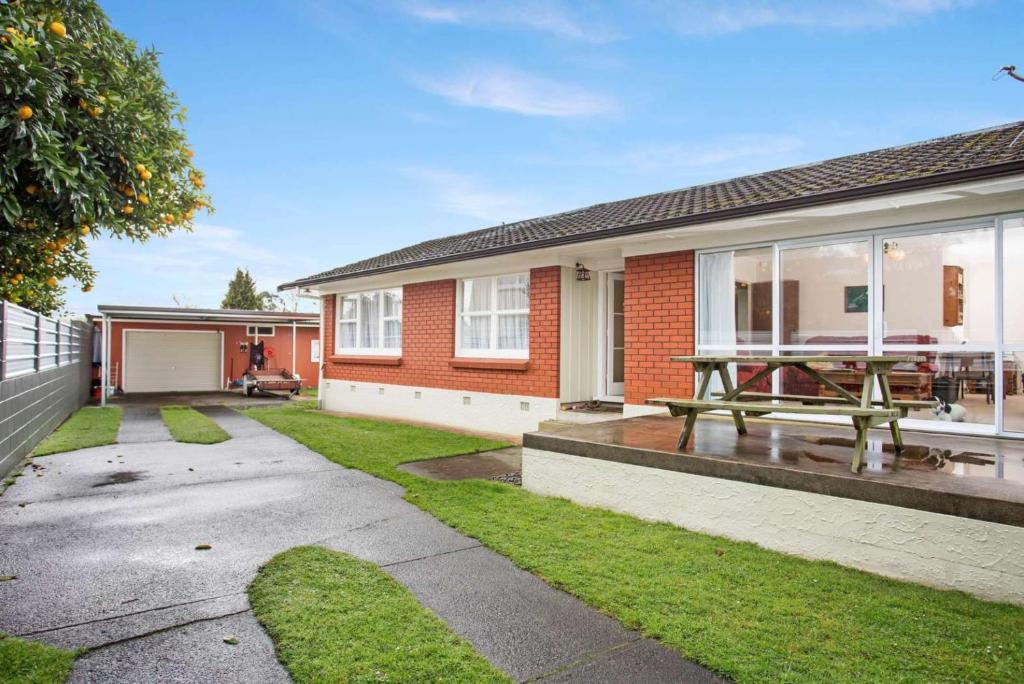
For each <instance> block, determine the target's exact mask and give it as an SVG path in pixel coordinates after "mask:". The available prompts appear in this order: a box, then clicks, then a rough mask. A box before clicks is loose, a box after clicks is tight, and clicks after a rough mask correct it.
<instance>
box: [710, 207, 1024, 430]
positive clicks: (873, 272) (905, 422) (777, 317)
mask: <svg viewBox="0 0 1024 684" xmlns="http://www.w3.org/2000/svg"><path fill="white" fill-rule="evenodd" d="M1018 218H1024V213H1022V212H1020V211H1017V212H1009V213H1003V214H991V215H983V216H974V217H965V218H962V219H950V220H945V221H935V222H923V223H917V224H903V225H895V226H886V227H882V228H874V229H868V230H859V231H852V232H849V233H838V234H835V233H832V234H828V235H822V236H812V237H804V238H794V239H780V240H776V241H769V242H753V243H747V244H739V245H733V246H729V247H714V248H709V249H699V250H696V255H695V257H696V258H695V262H696V263H695V268H694V288H696V287H698V286H699V284H700V268H701V265H700V261H701V260H700V256H701V255H702V254H709V253H714V252H723V251H741V250H744V249H751V248H756V247H770V248H772V250H773V271H772V282H773V297H772V307H773V315H772V333H773V334H772V340H773V342H772V344H770V345H765V344H760V345H741V344H735V345H729V344H704V343H702V342H701V340H700V320H699V319H700V306H699V304H697V303H695V306H694V337H695V340H696V351H697V353H698V354H715V353H718V354H722V353H730V354H737V353H743V352H749V353H751V354H763V355H766V356H781V355H783V354H784V353H786V352H790V353H793V352H799V351H807V352H813V353H820V352H828V351H838V352H844V351H845V352H848V353H856V354H864V353H874V354H881V353H884V352H907V353H912V352H913V353H916V352H920V351H922V350H927V351H933V352H977V353H985V354H991V355H993V359H994V376H995V377H994V383H993V385H994V388H993V389H994V395H995V397H996V402H995V409H994V417H993V424H991V425H989V424H986V423H963V424H959V423H938V422H935V421H928V420H919V419H913V418H903V419H902V420H900V425H902V426H903V427H906V428H910V429H919V430H925V431H928V432H937V433H946V434H969V435H982V436H989V435H996V436H1000V437H1011V438H1015V439H1024V432H1021V431H1011V430H1007V429H1006V427H1005V423H1004V410H1005V403H1004V401H1003V399H1002V396H1003V382H1004V378H1003V365H1004V361H1005V354H1006V353H1007V352H1013V351H1017V350H1020V351H1024V343H1021V344H1013V343H1010V342H1007V341H1005V340H1004V339H1003V327H1004V323H1003V321H1004V317H1005V315H1006V312H1005V309H1004V306H1003V305H1004V295H1005V294H1006V293H1005V291H1004V278H1003V269H1004V264H1003V230H1004V224H1005V223H1006V222H1007V221H1010V220H1012V219H1018ZM977 229H992V230H994V231H995V232H994V240H995V253H994V254H993V259H994V262H993V266H994V268H993V270H994V276H995V278H994V287H995V301H994V302H993V306H994V312H993V315H994V321H995V326H996V329H995V341H994V342H981V343H967V344H912V345H902V344H892V343H884V342H883V339H884V332H883V331H884V316H883V312H882V310H881V307H880V306H879V305H878V304H879V303H880V300H881V297H882V295H881V294H880V293H882V292H883V288H882V285H883V270H884V266H883V264H884V253H883V243H884V242H885V240H887V239H892V238H899V237H907V236H912V235H930V234H933V233H945V232H960V231H965V230H977ZM858 240H868V241H870V242H871V259H870V261H869V278H870V281H869V282H870V284H871V288H869V292H871V302H870V304H869V308H868V343H867V344H866V345H852V344H849V345H848V344H841V345H840V344H836V345H815V346H813V347H808V346H806V345H784V344H781V343H780V331H781V326H782V321H781V311H782V308H781V292H780V290H781V281H782V275H783V274H782V269H781V255H782V252H783V251H784V250H786V249H787V248H793V247H807V246H818V245H824V244H829V243H837V242H853V241H858ZM695 291H696V290H695ZM695 375H696V374H695ZM781 389H782V388H781V382H780V378H779V376H778V374H773V384H772V392H773V393H775V394H779V393H780V392H781ZM877 392H878V390H877V388H876V394H877ZM773 417H775V418H779V417H786V416H785V414H773ZM793 417H794V418H798V419H800V420H805V421H814V422H835V421H833V420H832V419H830V418H821V419H820V420H818V417H817V416H796V415H794V416H793Z"/></svg>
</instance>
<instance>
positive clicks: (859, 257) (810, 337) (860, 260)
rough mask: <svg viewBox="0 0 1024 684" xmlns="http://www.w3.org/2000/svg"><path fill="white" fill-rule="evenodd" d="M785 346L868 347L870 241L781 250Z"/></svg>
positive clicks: (783, 341) (783, 336)
mask: <svg viewBox="0 0 1024 684" xmlns="http://www.w3.org/2000/svg"><path fill="white" fill-rule="evenodd" d="M780 252H781V263H782V273H781V282H780V291H781V299H782V322H781V329H780V331H779V333H780V341H781V343H782V344H783V345H810V346H824V345H836V344H840V345H858V346H866V345H867V344H868V323H869V318H868V317H869V315H870V304H871V286H870V282H871V278H870V274H871V272H870V262H871V241H870V240H867V239H865V240H858V241H853V242H842V243H835V244H828V245H815V246H811V247H791V248H786V249H782V250H780Z"/></svg>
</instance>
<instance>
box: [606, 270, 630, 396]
mask: <svg viewBox="0 0 1024 684" xmlns="http://www.w3.org/2000/svg"><path fill="white" fill-rule="evenodd" d="M607 287H608V291H607V296H606V297H605V301H606V302H607V307H608V308H607V309H606V312H605V327H606V335H607V336H606V338H605V339H606V342H605V350H606V360H605V376H606V377H605V394H606V395H607V396H609V397H621V396H622V395H623V394H624V393H625V388H626V384H625V380H626V378H625V373H626V316H625V310H626V309H625V300H626V296H625V295H626V289H625V282H624V281H623V274H622V273H609V274H608V277H607Z"/></svg>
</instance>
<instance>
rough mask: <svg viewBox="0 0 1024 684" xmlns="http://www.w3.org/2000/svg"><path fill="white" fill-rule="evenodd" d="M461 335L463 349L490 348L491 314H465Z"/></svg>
mask: <svg viewBox="0 0 1024 684" xmlns="http://www.w3.org/2000/svg"><path fill="white" fill-rule="evenodd" d="M461 336H462V348H463V349H490V347H491V317H490V315H489V314H485V315H483V316H463V317H462V335H461Z"/></svg>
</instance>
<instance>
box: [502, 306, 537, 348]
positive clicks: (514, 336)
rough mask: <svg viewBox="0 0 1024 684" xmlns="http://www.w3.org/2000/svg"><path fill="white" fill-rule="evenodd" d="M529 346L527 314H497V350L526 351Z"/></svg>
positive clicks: (528, 317) (528, 319) (528, 320)
mask: <svg viewBox="0 0 1024 684" xmlns="http://www.w3.org/2000/svg"><path fill="white" fill-rule="evenodd" d="M529 344H530V316H529V314H498V349H527V348H528V347H529Z"/></svg>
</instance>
